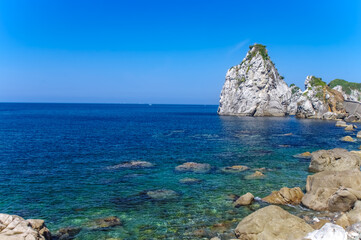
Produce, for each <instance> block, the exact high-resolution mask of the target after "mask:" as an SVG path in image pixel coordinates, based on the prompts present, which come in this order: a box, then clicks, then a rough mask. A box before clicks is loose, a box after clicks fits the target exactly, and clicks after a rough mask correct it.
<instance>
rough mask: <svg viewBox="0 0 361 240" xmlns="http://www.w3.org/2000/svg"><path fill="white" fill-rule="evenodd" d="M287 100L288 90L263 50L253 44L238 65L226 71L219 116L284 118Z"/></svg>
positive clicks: (288, 101) (260, 46) (289, 96)
mask: <svg viewBox="0 0 361 240" xmlns="http://www.w3.org/2000/svg"><path fill="white" fill-rule="evenodd" d="M290 98H291V90H290V88H289V87H288V86H287V84H286V83H285V82H284V81H283V77H282V76H280V75H279V73H278V71H277V69H276V67H275V65H274V63H273V62H272V61H271V59H270V57H269V55H268V53H267V50H266V47H265V46H263V45H261V44H254V45H252V46H250V50H249V51H248V53H247V55H246V57H245V58H244V59H243V61H242V62H241V64H239V65H237V66H234V67H231V68H230V69H229V70H228V72H227V74H226V80H225V83H224V85H223V89H222V92H221V97H220V102H219V108H218V114H220V115H239V116H285V115H287V114H288V105H289V103H290Z"/></svg>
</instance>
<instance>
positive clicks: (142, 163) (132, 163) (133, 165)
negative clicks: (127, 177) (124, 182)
mask: <svg viewBox="0 0 361 240" xmlns="http://www.w3.org/2000/svg"><path fill="white" fill-rule="evenodd" d="M149 167H153V164H152V163H150V162H146V161H130V162H125V163H121V164H118V165H115V166H111V167H108V169H118V168H149Z"/></svg>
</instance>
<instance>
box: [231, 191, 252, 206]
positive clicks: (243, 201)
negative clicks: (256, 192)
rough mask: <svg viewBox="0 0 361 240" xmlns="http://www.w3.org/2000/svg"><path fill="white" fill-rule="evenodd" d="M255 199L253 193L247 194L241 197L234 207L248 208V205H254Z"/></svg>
mask: <svg viewBox="0 0 361 240" xmlns="http://www.w3.org/2000/svg"><path fill="white" fill-rule="evenodd" d="M253 199H254V196H253V194H252V193H249V192H248V193H246V194H244V195H242V196H240V197H239V198H238V199H237V200H236V201H235V202H234V203H233V206H234V207H240V206H246V205H250V204H251V203H252V201H253Z"/></svg>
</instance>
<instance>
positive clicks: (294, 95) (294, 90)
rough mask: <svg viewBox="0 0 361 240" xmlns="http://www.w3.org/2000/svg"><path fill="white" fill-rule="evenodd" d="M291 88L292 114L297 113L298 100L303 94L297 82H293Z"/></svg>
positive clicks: (290, 111) (289, 108)
mask: <svg viewBox="0 0 361 240" xmlns="http://www.w3.org/2000/svg"><path fill="white" fill-rule="evenodd" d="M290 89H291V99H290V104H289V106H288V113H289V114H290V115H296V113H297V102H298V100H299V99H300V97H301V96H302V90H301V89H300V88H299V87H297V86H296V85H295V84H291V85H290Z"/></svg>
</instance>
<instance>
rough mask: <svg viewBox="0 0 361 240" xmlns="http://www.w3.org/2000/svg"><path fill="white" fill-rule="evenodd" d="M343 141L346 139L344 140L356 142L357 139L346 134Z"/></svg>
mask: <svg viewBox="0 0 361 240" xmlns="http://www.w3.org/2000/svg"><path fill="white" fill-rule="evenodd" d="M341 141H344V142H354V141H355V140H354V139H353V138H352V137H350V136H346V137H343V138H341Z"/></svg>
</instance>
